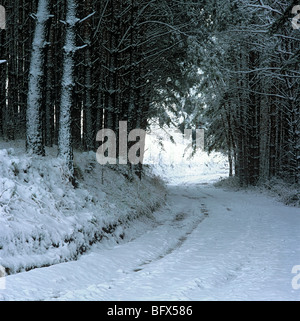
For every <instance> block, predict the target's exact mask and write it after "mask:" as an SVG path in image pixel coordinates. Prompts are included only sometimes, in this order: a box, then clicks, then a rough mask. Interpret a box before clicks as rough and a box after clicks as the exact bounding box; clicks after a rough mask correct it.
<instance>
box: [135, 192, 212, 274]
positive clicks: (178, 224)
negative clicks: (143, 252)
mask: <svg viewBox="0 0 300 321" xmlns="http://www.w3.org/2000/svg"><path fill="white" fill-rule="evenodd" d="M182 196H183V197H185V198H188V199H191V200H198V201H199V200H200V199H201V198H200V197H195V196H189V195H182ZM202 198H203V197H202ZM200 212H201V214H202V215H201V216H200V218H199V219H198V220H197V221H196V222H195V223H194V224H193V226H192V227H191V228H190V229H189V230H188V231H187V232H186V233H185V234H184V235H182V236H180V237H179V238H178V241H177V242H176V243H175V245H173V246H171V247H169V248H168V249H167V250H166V251H165V252H164V253H162V254H160V255H159V256H157V257H156V258H154V259H151V260H146V261H144V262H143V263H141V264H140V265H139V266H138V267H137V268H136V269H134V270H133V272H140V271H142V270H143V268H144V267H145V266H147V265H149V264H151V263H153V262H157V261H159V260H162V259H164V258H165V257H166V256H168V255H170V254H172V253H173V252H174V251H176V250H178V249H179V248H180V247H181V246H182V245H183V244H184V242H185V241H186V240H187V238H188V237H189V235H191V234H192V233H193V232H194V230H195V229H196V228H197V227H198V226H199V225H200V224H201V223H202V222H203V221H204V220H205V219H206V218H207V217H208V216H209V211H208V209H207V207H206V205H205V204H204V203H201V206H200ZM185 220H188V214H187V213H185V212H183V211H182V212H179V213H177V214H176V216H175V218H174V219H173V220H172V222H171V224H172V225H173V226H176V227H177V228H180V227H181V223H182V222H184V221H185Z"/></svg>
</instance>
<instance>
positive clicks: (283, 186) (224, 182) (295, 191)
mask: <svg viewBox="0 0 300 321" xmlns="http://www.w3.org/2000/svg"><path fill="white" fill-rule="evenodd" d="M214 185H215V187H220V188H225V189H231V190H235V191H237V190H243V189H245V188H243V187H241V186H240V185H239V180H238V178H237V177H227V178H222V179H221V180H219V181H218V182H216V183H215V184H214ZM247 189H250V190H254V191H258V192H260V193H264V194H266V195H269V196H271V197H274V198H276V199H277V200H278V201H280V202H282V203H284V204H285V205H289V206H296V207H300V186H299V184H290V183H287V182H284V181H283V180H282V179H277V178H272V179H270V180H268V181H265V182H262V183H259V184H258V185H257V186H253V187H248V188H247Z"/></svg>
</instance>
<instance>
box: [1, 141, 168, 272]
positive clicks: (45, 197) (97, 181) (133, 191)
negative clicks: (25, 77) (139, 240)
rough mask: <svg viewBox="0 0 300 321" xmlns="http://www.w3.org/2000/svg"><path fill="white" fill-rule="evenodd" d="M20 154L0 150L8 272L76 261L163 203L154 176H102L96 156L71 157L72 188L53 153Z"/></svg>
mask: <svg viewBox="0 0 300 321" xmlns="http://www.w3.org/2000/svg"><path fill="white" fill-rule="evenodd" d="M2 145H3V144H2ZM2 148H3V146H2ZM22 150H23V151H24V148H23V149H20V148H15V149H13V148H8V149H0V265H2V266H4V267H5V269H6V272H7V273H8V274H11V273H16V272H18V271H22V270H29V269H32V268H35V267H41V266H48V265H52V264H56V263H59V262H64V261H68V260H72V259H76V257H77V256H78V255H79V254H81V253H83V252H85V251H86V250H87V249H88V248H89V247H90V246H91V245H92V244H93V243H95V242H97V241H100V240H101V239H102V238H114V239H120V238H122V237H124V229H125V228H126V224H127V223H128V222H129V221H130V220H132V219H134V218H137V217H138V216H140V215H143V214H146V215H147V214H150V213H151V211H153V210H154V209H156V208H158V207H159V206H160V205H161V204H163V203H164V197H165V191H164V186H163V184H162V182H161V181H160V180H159V179H158V178H156V177H154V176H151V175H148V176H143V178H142V180H141V181H140V180H138V179H135V178H134V180H133V181H131V182H129V181H128V180H127V179H126V178H125V177H124V175H122V174H121V173H120V172H119V171H116V170H112V169H109V168H107V167H105V168H104V169H103V172H102V167H101V166H100V165H99V164H98V163H97V162H96V157H95V153H76V154H75V165H76V167H77V176H78V182H79V185H78V188H74V187H73V186H72V185H71V184H70V183H69V182H66V180H65V178H64V177H63V174H62V173H63V172H62V167H63V164H62V163H61V161H60V160H58V159H57V158H56V157H55V155H56V151H55V150H52V149H51V150H50V149H49V150H48V153H47V154H48V156H46V157H44V158H41V157H36V158H34V157H29V156H27V155H24V153H22ZM51 154H52V156H51ZM102 182H103V184H102Z"/></svg>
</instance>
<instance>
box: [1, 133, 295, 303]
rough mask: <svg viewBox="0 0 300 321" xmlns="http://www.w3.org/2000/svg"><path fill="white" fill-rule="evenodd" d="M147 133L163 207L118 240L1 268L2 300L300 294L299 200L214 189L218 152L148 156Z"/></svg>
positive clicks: (222, 167)
mask: <svg viewBox="0 0 300 321" xmlns="http://www.w3.org/2000/svg"><path fill="white" fill-rule="evenodd" d="M153 139H154V140H155V139H156V138H153ZM154 140H151V142H150V143H149V142H148V143H147V146H148V148H149V153H148V155H147V156H146V157H147V161H149V159H150V161H151V160H152V164H153V166H154V167H155V169H156V171H157V172H158V173H161V174H164V175H166V176H168V178H169V184H168V186H167V203H166V206H164V207H162V208H161V209H159V210H157V211H155V212H154V213H153V214H152V215H150V214H148V215H146V216H140V217H139V218H136V220H135V221H134V222H132V224H128V225H127V226H126V228H123V229H122V233H124V237H123V239H122V240H119V241H118V243H117V242H116V238H107V239H103V241H102V242H101V243H96V244H94V245H92V246H91V248H90V249H89V250H88V251H87V253H85V254H84V255H81V256H79V257H78V259H77V260H76V261H71V262H65V263H59V264H55V265H52V266H49V267H44V268H37V269H33V270H30V271H28V272H21V273H17V274H13V275H8V276H6V278H5V289H2V290H0V300H197V301H198V300H300V289H299V290H297V285H298V282H300V281H299V278H297V275H296V274H293V273H292V269H293V267H294V266H297V265H300V247H299V244H300V234H299V226H300V210H299V208H295V207H288V206H285V205H284V204H282V203H279V202H277V201H276V200H275V199H274V198H271V197H270V196H267V195H264V194H259V193H257V192H255V191H233V190H223V189H220V188H216V187H214V186H213V184H212V183H213V182H215V181H216V180H217V179H218V178H219V177H224V176H225V175H226V171H227V167H226V160H225V159H224V158H223V157H222V156H221V155H218V154H213V155H210V156H208V155H205V153H199V155H198V156H197V157H199V158H198V161H197V164H194V166H193V164H191V163H190V164H186V163H185V164H182V163H180V162H179V164H178V163H176V161H174V159H173V161H170V162H169V163H167V162H165V161H164V162H163V161H162V159H165V157H170V155H172V152H171V150H172V148H173V147H170V148H169V149H168V150H167V151H166V153H156V154H155V153H153V154H151V149H153V151H154V150H155V144H154ZM165 146H166V145H165ZM180 148H182V145H180V144H179V145H178V148H175V150H174V152H175V154H174V155H175V156H176V155H181V149H180ZM149 155H150V156H149ZM151 155H152V156H151ZM155 155H158V157H159V158H160V159H161V161H160V162H157V161H156V160H155V157H154V156H155ZM175 156H174V157H175ZM172 157H173V156H172ZM180 157H181V156H180ZM175 158H176V157H175ZM150 161H149V162H150ZM192 163H193V162H192ZM116 206H117V207H118V206H119V204H117V205H116ZM294 271H296V272H297V270H295V269H294Z"/></svg>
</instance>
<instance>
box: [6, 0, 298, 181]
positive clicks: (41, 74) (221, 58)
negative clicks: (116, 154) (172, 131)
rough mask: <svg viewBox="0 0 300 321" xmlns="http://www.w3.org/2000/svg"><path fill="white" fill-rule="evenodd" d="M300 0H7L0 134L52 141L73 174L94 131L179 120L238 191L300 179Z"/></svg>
mask: <svg viewBox="0 0 300 321" xmlns="http://www.w3.org/2000/svg"><path fill="white" fill-rule="evenodd" d="M297 2H298V1H286V0H282V1H269V0H235V1H229V0H223V1H221V0H213V1H205V0H199V1H197V0H193V1H192V0H191V1H190V0H186V1H183V0H178V1H177V0H173V1H171V0H170V1H169V0H163V1H161V0H160V1H158V0H148V1H146V0H122V1H118V0H103V1H99V0H98V1H97V0H85V1H76V0H29V1H28V0H2V1H1V2H0V4H1V5H3V6H4V7H5V10H6V29H5V30H0V60H6V63H2V64H0V74H1V75H0V77H1V83H0V108H1V113H0V132H1V134H2V136H3V139H5V140H14V139H19V138H23V139H26V148H27V152H28V153H30V154H37V155H44V154H45V146H53V145H54V144H55V145H58V154H59V155H58V156H59V157H61V158H63V159H64V160H65V161H66V165H67V168H68V170H69V173H70V175H71V176H72V175H73V174H74V165H73V149H74V148H76V149H81V150H93V151H95V150H96V149H97V144H99V143H98V142H96V134H97V132H98V131H99V130H100V129H102V128H108V129H112V130H114V131H115V132H118V126H119V121H127V122H128V131H130V130H131V129H134V128H141V129H147V128H148V126H149V124H150V122H151V120H152V119H159V122H160V124H161V125H163V124H170V123H171V122H173V123H176V120H178V121H177V124H176V125H178V126H179V127H180V128H195V127H196V128H198V127H199V126H203V127H204V128H205V129H206V146H207V149H208V150H209V151H211V150H218V151H222V152H224V153H226V154H227V155H228V159H229V163H230V165H231V166H230V175H233V174H234V175H236V176H237V177H238V178H239V180H240V184H241V185H255V184H257V183H259V182H261V181H264V180H267V179H270V178H272V177H279V178H282V179H284V180H285V181H288V182H291V183H299V180H300V104H299V102H300V86H299V78H300V64H299V62H300V29H299V30H298V29H296V28H293V26H292V19H293V18H294V17H295V14H293V13H292V9H293V7H294V6H295V5H297V4H298V3H297ZM299 24H300V21H299ZM139 170H141V167H139Z"/></svg>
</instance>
